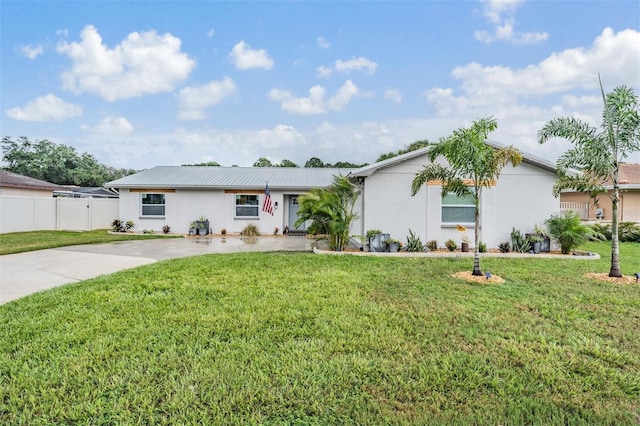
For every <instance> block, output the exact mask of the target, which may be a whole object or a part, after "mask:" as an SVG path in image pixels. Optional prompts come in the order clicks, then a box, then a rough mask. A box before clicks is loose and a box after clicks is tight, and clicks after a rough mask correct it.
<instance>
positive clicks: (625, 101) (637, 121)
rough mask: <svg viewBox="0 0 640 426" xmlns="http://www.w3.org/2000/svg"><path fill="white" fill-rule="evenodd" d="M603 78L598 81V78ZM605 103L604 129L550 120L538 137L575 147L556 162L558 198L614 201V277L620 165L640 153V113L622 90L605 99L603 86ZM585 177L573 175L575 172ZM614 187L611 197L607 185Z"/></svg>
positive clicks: (631, 94) (630, 95)
mask: <svg viewBox="0 0 640 426" xmlns="http://www.w3.org/2000/svg"><path fill="white" fill-rule="evenodd" d="M598 79H599V76H598ZM600 92H601V94H602V100H603V102H604V109H603V112H602V124H601V130H600V131H599V130H598V129H597V128H595V127H592V126H590V125H589V124H588V123H585V122H584V121H582V120H579V119H577V118H574V117H559V118H554V119H551V120H549V121H548V122H547V124H545V125H544V127H543V128H542V129H541V130H540V131H539V132H538V141H539V142H540V143H545V142H547V141H548V140H549V139H551V138H554V137H558V138H564V139H566V140H568V141H569V142H571V143H572V144H573V148H571V149H570V150H568V151H567V152H565V153H564V154H563V155H562V156H560V158H559V159H558V162H557V167H558V181H557V182H556V184H555V186H554V189H553V191H554V195H555V196H558V195H559V194H560V192H561V191H562V190H564V189H573V190H576V191H580V192H587V193H590V194H591V195H592V196H595V195H596V194H601V193H604V194H607V195H608V196H609V197H611V268H610V270H609V276H610V277H621V276H622V272H621V271H620V248H619V236H618V203H619V202H620V195H619V187H620V181H619V169H620V163H622V162H623V161H624V159H625V158H627V156H628V155H629V154H631V153H633V152H637V151H640V108H639V106H638V98H637V97H636V95H635V94H634V92H633V89H631V88H629V87H626V86H619V87H616V88H615V89H613V92H611V93H609V94H607V95H605V93H604V89H603V88H602V81H600ZM572 169H573V170H579V171H581V173H579V174H573V173H571V170H572ZM607 183H610V184H612V185H613V191H612V192H608V191H607V190H606V188H605V187H604V185H605V184H607Z"/></svg>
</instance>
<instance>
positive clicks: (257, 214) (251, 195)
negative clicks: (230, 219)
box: [233, 194, 260, 219]
mask: <svg viewBox="0 0 640 426" xmlns="http://www.w3.org/2000/svg"><path fill="white" fill-rule="evenodd" d="M243 197H256V201H257V204H255V205H254V204H238V201H239V200H241V199H242V198H243ZM233 199H234V214H235V217H236V218H238V219H258V218H259V217H260V195H259V194H236V195H235V197H234V198H233ZM238 207H242V208H243V209H248V208H252V209H253V208H255V211H256V214H255V215H239V214H238Z"/></svg>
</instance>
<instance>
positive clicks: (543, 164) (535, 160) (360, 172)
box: [351, 141, 556, 177]
mask: <svg viewBox="0 0 640 426" xmlns="http://www.w3.org/2000/svg"><path fill="white" fill-rule="evenodd" d="M486 143H487V145H489V146H492V147H493V148H496V149H501V148H505V147H506V146H505V145H502V144H499V143H497V142H493V141H486ZM430 149H431V146H426V147H424V148H420V149H416V150H415V151H411V152H407V153H405V154H402V155H398V156H396V157H392V158H388V159H386V160H383V161H379V162H377V163H373V164H370V165H368V166H364V167H361V168H359V169H357V170H355V171H353V173H351V176H354V177H368V176H371V175H372V174H373V173H375V172H377V171H378V170H380V169H383V168H385V167H391V166H395V165H396V164H399V163H402V162H403V161H406V160H410V159H412V158H416V157H419V156H421V155H424V154H427V153H428V152H429V150H430ZM521 153H522V161H523V162H525V163H528V164H531V165H534V166H537V167H540V168H542V169H544V170H547V171H550V172H553V173H555V172H556V166H555V164H553V163H552V162H550V161H547V160H544V159H542V158H539V157H536V156H535V155H531V154H527V153H524V152H521Z"/></svg>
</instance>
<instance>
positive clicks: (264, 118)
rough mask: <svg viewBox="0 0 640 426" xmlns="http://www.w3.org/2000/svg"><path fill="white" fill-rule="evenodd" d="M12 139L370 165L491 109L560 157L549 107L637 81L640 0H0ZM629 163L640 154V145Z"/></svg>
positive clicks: (507, 128) (228, 160) (245, 160)
mask: <svg viewBox="0 0 640 426" xmlns="http://www.w3.org/2000/svg"><path fill="white" fill-rule="evenodd" d="M0 7H1V11H0V12H1V15H2V26H1V29H0V31H1V45H2V46H1V47H2V51H1V63H2V70H1V72H2V74H1V82H0V89H1V93H2V95H1V98H0V99H1V119H0V120H1V121H0V125H1V128H2V135H3V136H11V137H18V136H27V137H29V138H32V139H43V138H46V139H49V140H52V141H54V142H57V143H63V144H66V145H71V146H74V147H75V148H76V149H77V150H78V151H79V152H85V151H86V152H88V153H90V154H93V155H95V156H96V157H97V158H98V159H99V160H100V161H101V162H103V163H105V164H108V165H112V166H116V167H131V168H136V169H140V168H148V167H152V166H155V165H180V164H183V163H195V162H204V161H217V162H218V163H220V164H222V165H226V166H230V165H240V166H246V165H251V164H252V163H253V162H254V161H255V160H257V159H258V158H259V157H262V156H265V157H267V158H269V159H270V160H272V161H273V162H280V161H281V160H283V159H289V160H292V161H294V162H296V163H298V164H300V165H303V164H304V162H305V161H306V160H307V159H309V158H310V157H313V156H317V157H319V158H321V159H322V160H324V161H325V162H332V163H333V162H336V161H351V162H356V163H364V162H369V163H370V162H373V161H375V159H376V158H377V157H378V156H379V155H380V154H382V153H385V152H389V151H393V150H397V149H400V148H402V147H403V146H405V145H407V144H409V143H411V142H414V141H416V140H422V139H429V140H431V141H437V140H438V139H439V138H440V137H443V136H447V135H448V134H450V133H451V132H452V131H453V130H455V129H456V128H459V127H462V126H467V125H469V124H470V123H471V122H472V121H473V120H474V119H476V118H479V117H485V116H489V115H493V116H495V117H496V118H497V120H498V125H499V129H498V131H496V132H495V133H493V134H491V139H492V140H494V141H496V142H499V143H503V144H514V145H515V146H517V147H518V148H520V149H521V150H523V151H525V152H528V153H530V154H533V155H536V156H538V157H541V158H545V159H548V160H550V161H554V160H555V159H556V158H557V156H558V155H559V154H560V153H562V152H563V151H564V150H565V149H566V148H567V145H566V144H564V143H562V142H560V141H553V142H550V143H548V144H546V145H542V146H541V145H538V144H537V143H536V132H537V130H538V129H540V127H542V125H543V124H544V123H545V122H546V120H548V119H549V118H552V117H555V116H562V115H574V116H577V117H579V118H582V119H584V120H587V121H589V122H591V123H592V124H594V125H599V122H600V114H601V111H602V99H601V97H600V94H599V88H598V77H597V74H598V73H600V74H601V76H602V80H603V84H604V87H605V90H606V91H610V90H612V89H613V88H614V87H615V86H617V85H620V84H626V85H628V86H631V87H633V88H634V89H635V90H636V93H640V18H639V16H640V2H638V1H636V0H629V1H615V0H613V1H559V2H552V1H522V0H506V1H495V0H487V1H452V2H445V1H412V2H400V1H393V2H391V1H387V2H366V1H357V2H356V1H353V2H351V1H340V2H338V1H336V2H208V1H193V2H190V1H179V2H178V1H158V2H147V1H138V2H136V1H91V2H67V1H48V2H36V1H6V0H3V1H2V2H0ZM633 160H634V161H638V162H640V156H638V155H636V156H635V157H634V158H633Z"/></svg>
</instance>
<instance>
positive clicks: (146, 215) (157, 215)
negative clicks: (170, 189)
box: [140, 192, 167, 218]
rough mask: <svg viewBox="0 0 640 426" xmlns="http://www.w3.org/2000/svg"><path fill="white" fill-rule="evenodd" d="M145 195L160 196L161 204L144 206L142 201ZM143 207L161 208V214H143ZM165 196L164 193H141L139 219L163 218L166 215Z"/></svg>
mask: <svg viewBox="0 0 640 426" xmlns="http://www.w3.org/2000/svg"><path fill="white" fill-rule="evenodd" d="M147 195H161V196H162V204H145V203H144V199H145V198H146V196H147ZM145 206H153V207H162V211H163V212H164V213H163V214H161V215H159V214H144V207H145ZM166 209H167V195H166V194H165V193H164V192H141V193H140V217H141V218H163V217H165V215H166V213H167V210H166Z"/></svg>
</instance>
